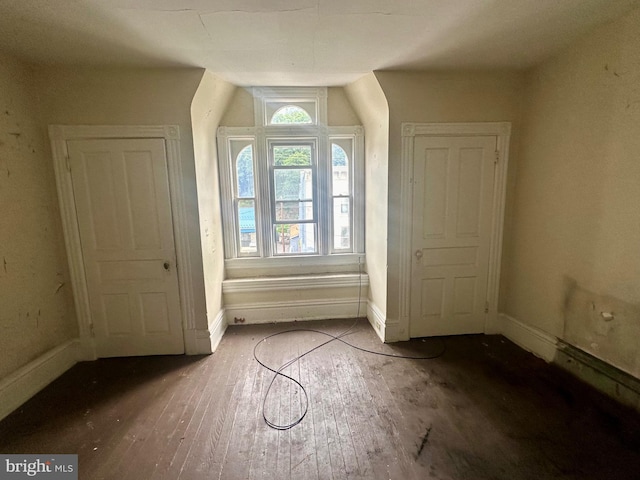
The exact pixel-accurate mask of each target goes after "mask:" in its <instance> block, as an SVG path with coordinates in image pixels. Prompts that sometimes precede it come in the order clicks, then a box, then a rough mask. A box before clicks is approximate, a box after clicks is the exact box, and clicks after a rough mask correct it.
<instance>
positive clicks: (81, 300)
mask: <svg viewBox="0 0 640 480" xmlns="http://www.w3.org/2000/svg"><path fill="white" fill-rule="evenodd" d="M49 138H50V140H51V149H52V152H53V166H54V171H55V177H56V187H57V190H58V203H59V206H60V215H61V217H62V230H63V233H64V240H65V246H66V251H67V258H68V261H69V274H70V276H71V284H72V289H73V300H74V305H75V309H76V316H77V319H78V329H79V337H80V338H79V340H80V352H79V360H95V359H96V358H97V356H96V349H95V344H94V340H93V338H94V337H93V320H92V317H91V309H90V305H89V290H88V288H87V279H86V275H85V268H84V256H83V252H82V244H81V242H80V229H79V225H78V218H77V215H76V208H75V198H74V194H73V184H72V179H71V167H70V165H69V152H68V150H67V141H69V140H92V139H94V140H97V139H100V140H105V139H133V138H145V139H151V138H158V139H162V140H164V142H165V149H166V156H167V174H168V178H169V195H170V201H171V215H172V219H173V236H174V240H175V249H176V259H177V265H176V268H177V270H178V272H177V273H178V290H179V292H178V293H179V297H180V311H181V316H182V319H181V323H182V330H183V337H184V342H185V352H187V353H189V352H194V351H195V350H196V345H195V344H194V345H191V344H190V341H191V340H195V336H194V335H188V332H187V331H188V330H195V329H196V324H195V315H194V312H195V308H194V307H195V305H194V298H193V294H192V292H193V288H192V280H191V279H192V278H193V276H192V266H191V259H190V252H189V243H188V239H187V233H186V232H187V231H188V225H187V214H186V212H187V211H186V204H187V202H186V197H185V194H184V187H183V185H184V183H183V176H182V167H181V159H180V128H179V127H178V126H177V125H50V126H49Z"/></svg>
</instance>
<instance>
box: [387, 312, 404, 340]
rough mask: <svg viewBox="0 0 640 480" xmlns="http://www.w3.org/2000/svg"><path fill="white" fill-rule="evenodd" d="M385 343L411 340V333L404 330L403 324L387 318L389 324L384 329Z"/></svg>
mask: <svg viewBox="0 0 640 480" xmlns="http://www.w3.org/2000/svg"><path fill="white" fill-rule="evenodd" d="M384 335H385V337H384V342H385V343H393V342H402V341H404V340H407V339H408V338H409V333H408V331H407V330H406V329H403V326H402V324H401V323H400V321H398V320H393V319H389V318H387V324H386V325H385V329H384Z"/></svg>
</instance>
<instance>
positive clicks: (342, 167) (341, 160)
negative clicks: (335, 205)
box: [331, 143, 349, 195]
mask: <svg viewBox="0 0 640 480" xmlns="http://www.w3.org/2000/svg"><path fill="white" fill-rule="evenodd" d="M331 172H332V182H333V184H332V185H333V194H334V195H349V157H347V153H346V152H345V151H344V149H343V148H342V147H341V146H340V145H336V144H335V143H332V144H331Z"/></svg>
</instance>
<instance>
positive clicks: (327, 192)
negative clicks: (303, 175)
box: [317, 134, 333, 255]
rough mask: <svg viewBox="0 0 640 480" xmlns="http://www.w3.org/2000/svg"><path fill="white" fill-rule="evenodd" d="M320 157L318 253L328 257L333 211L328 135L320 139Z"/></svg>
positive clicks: (318, 168)
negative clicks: (331, 205)
mask: <svg viewBox="0 0 640 480" xmlns="http://www.w3.org/2000/svg"><path fill="white" fill-rule="evenodd" d="M317 143H318V156H317V172H318V181H317V185H318V192H317V199H318V251H319V253H320V255H328V254H329V252H330V247H331V242H330V239H331V237H330V235H331V228H330V222H331V214H330V212H331V210H330V208H329V204H330V202H332V201H333V200H332V199H331V182H330V181H329V179H330V178H331V161H330V160H329V151H330V150H329V148H328V145H329V139H328V137H327V135H326V134H321V135H320V136H319V137H318V142H317Z"/></svg>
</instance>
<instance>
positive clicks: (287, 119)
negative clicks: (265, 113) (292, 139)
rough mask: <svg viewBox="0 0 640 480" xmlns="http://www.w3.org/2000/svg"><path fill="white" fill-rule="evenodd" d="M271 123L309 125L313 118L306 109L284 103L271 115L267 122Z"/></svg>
mask: <svg viewBox="0 0 640 480" xmlns="http://www.w3.org/2000/svg"><path fill="white" fill-rule="evenodd" d="M269 123H271V124H272V125H282V124H303V125H309V124H311V123H313V119H312V118H311V116H310V115H309V113H307V111H306V110H305V109H303V108H301V107H298V106H296V105H286V106H284V107H280V108H279V109H278V110H276V112H275V113H274V114H273V116H272V117H271V121H270V122H269Z"/></svg>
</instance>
